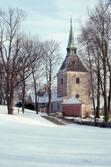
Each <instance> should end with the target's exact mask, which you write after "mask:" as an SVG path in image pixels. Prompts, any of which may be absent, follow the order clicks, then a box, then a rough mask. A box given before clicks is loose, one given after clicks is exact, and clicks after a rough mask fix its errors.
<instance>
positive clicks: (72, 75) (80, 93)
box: [57, 19, 90, 105]
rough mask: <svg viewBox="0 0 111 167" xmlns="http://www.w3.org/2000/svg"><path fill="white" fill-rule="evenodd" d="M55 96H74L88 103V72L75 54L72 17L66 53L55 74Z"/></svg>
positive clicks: (65, 97) (83, 102)
mask: <svg viewBox="0 0 111 167" xmlns="http://www.w3.org/2000/svg"><path fill="white" fill-rule="evenodd" d="M57 96H58V97H64V99H68V98H72V97H74V98H76V99H77V100H78V101H80V102H81V103H82V104H85V105H89V103H90V97H89V74H88V71H87V69H86V67H85V66H84V65H83V63H82V61H81V60H80V58H79V57H78V55H77V48H76V47H75V44H74V35H73V28H72V19H71V22H70V32H69V41H68V46H67V54H66V57H65V60H64V61H63V63H62V65H61V67H60V69H59V72H58V74H57Z"/></svg>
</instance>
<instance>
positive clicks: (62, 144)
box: [0, 107, 111, 167]
mask: <svg viewBox="0 0 111 167" xmlns="http://www.w3.org/2000/svg"><path fill="white" fill-rule="evenodd" d="M3 110H4V111H3ZM5 112H6V109H4V107H0V167H60V166H61V167H111V129H107V128H97V127H90V126H81V125H76V124H74V125H73V126H70V125H68V126H57V125H54V124H53V123H51V122H49V121H47V120H45V119H44V118H42V117H41V116H40V115H36V114H35V113H33V112H31V111H29V110H26V113H25V114H22V113H20V114H19V115H17V111H16V112H15V113H16V114H15V115H7V114H6V113H5Z"/></svg>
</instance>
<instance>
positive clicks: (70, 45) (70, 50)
mask: <svg viewBox="0 0 111 167" xmlns="http://www.w3.org/2000/svg"><path fill="white" fill-rule="evenodd" d="M74 54H76V48H75V46H74V35H73V28H72V18H71V19H70V32H69V41H68V45H67V56H69V55H74Z"/></svg>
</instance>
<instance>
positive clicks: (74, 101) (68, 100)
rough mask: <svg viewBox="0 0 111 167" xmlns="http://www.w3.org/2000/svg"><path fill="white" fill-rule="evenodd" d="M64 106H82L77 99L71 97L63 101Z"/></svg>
mask: <svg viewBox="0 0 111 167" xmlns="http://www.w3.org/2000/svg"><path fill="white" fill-rule="evenodd" d="M63 104H82V103H81V102H80V101H79V100H78V99H77V98H75V97H71V98H68V99H66V100H64V101H63Z"/></svg>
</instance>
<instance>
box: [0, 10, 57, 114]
mask: <svg viewBox="0 0 111 167" xmlns="http://www.w3.org/2000/svg"><path fill="white" fill-rule="evenodd" d="M24 19H25V15H24V12H23V11H22V10H21V9H9V10H8V11H2V10H0V103H1V104H7V108H8V114H13V102H14V98H15V95H16V96H19V97H20V99H21V100H22V110H23V112H24V106H25V95H26V87H27V86H28V83H29V84H30V83H31V82H32V85H33V87H34V91H35V102H36V101H37V91H38V83H39V82H40V80H39V79H40V78H42V79H41V80H45V81H46V82H45V83H46V84H47V86H48V92H49V105H48V106H49V110H50V105H51V104H50V103H51V87H52V84H53V82H54V79H55V77H56V70H57V66H58V63H59V62H60V55H59V45H58V43H56V42H55V41H53V40H47V41H45V42H42V41H40V40H38V39H33V38H32V37H28V36H27V35H26V34H23V33H22V32H21V25H22V22H23V21H24ZM35 105H36V106H35V109H36V112H38V111H37V103H35Z"/></svg>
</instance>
